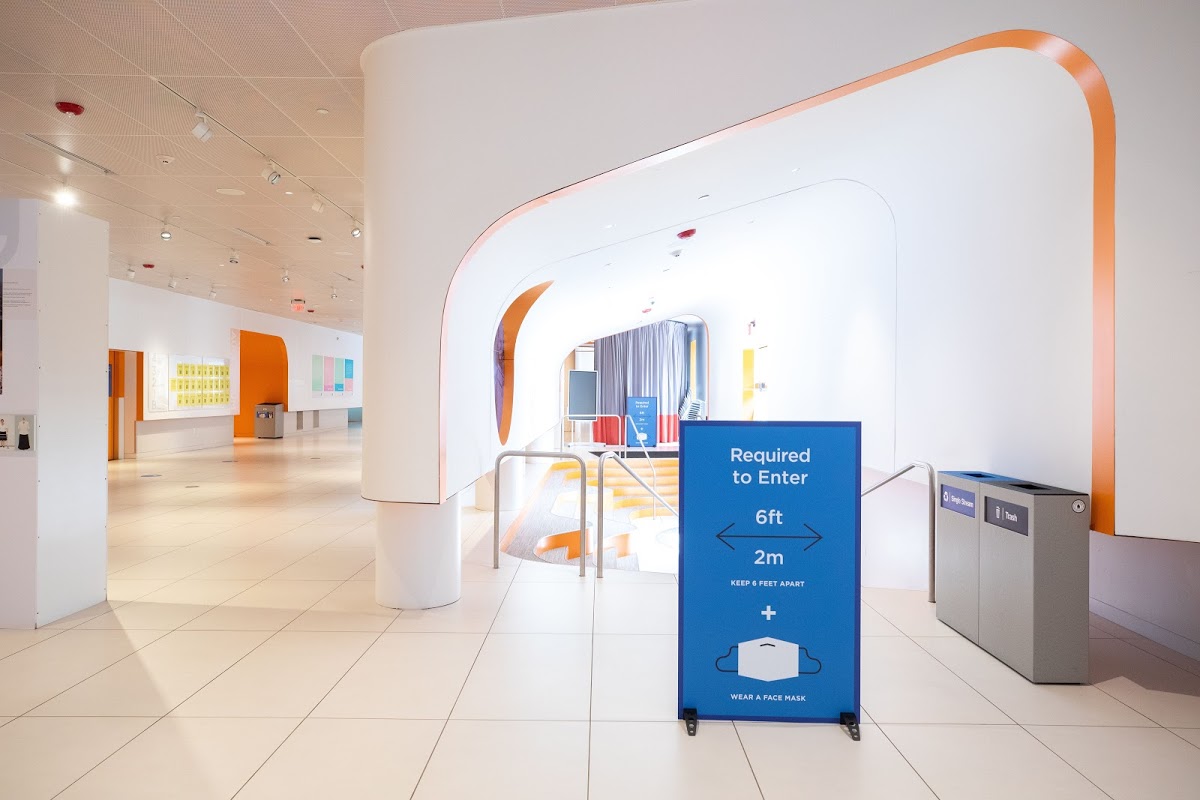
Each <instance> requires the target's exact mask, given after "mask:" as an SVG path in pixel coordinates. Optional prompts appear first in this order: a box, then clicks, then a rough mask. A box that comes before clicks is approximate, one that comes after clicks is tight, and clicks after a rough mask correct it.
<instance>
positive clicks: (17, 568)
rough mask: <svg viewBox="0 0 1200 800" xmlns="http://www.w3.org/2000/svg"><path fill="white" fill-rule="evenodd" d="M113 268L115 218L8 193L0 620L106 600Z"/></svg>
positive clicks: (16, 624)
mask: <svg viewBox="0 0 1200 800" xmlns="http://www.w3.org/2000/svg"><path fill="white" fill-rule="evenodd" d="M107 266H108V223H106V222H101V221H100V220H96V219H93V218H91V217H87V216H84V215H83V214H79V213H76V212H72V211H67V210H64V209H61V208H58V207H57V206H52V205H48V204H46V203H42V202H40V201H35V200H0V270H3V281H4V298H3V312H4V313H3V317H2V318H0V319H2V322H0V324H2V325H3V334H2V341H3V372H2V380H3V383H2V385H0V419H3V420H5V425H4V427H5V428H6V429H7V437H6V438H7V440H8V441H7V443H6V444H7V445H9V446H8V447H6V448H5V449H3V450H0V628H35V627H39V626H42V625H46V624H49V623H51V622H54V621H55V620H57V619H60V618H62V617H64V616H67V615H69V614H72V613H74V612H76V611H79V610H80V609H83V608H87V607H88V606H91V605H95V604H96V603H98V602H100V601H102V600H103V599H104V597H105V591H106V583H105V571H106V570H105V568H106V564H107V542H106V518H107V514H108V495H107V431H108V421H107V416H108V401H107V386H106V368H107V363H108V360H107V345H106V342H107V339H108V336H107V326H108V277H107ZM25 445H28V448H27V449H20V448H24V447H25Z"/></svg>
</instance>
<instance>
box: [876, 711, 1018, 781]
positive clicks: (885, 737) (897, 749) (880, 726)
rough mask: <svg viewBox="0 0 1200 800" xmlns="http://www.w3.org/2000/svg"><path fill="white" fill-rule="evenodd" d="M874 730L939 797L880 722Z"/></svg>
mask: <svg viewBox="0 0 1200 800" xmlns="http://www.w3.org/2000/svg"><path fill="white" fill-rule="evenodd" d="M872 719H874V717H872ZM1006 727H1007V726H1006ZM875 730H877V731H879V734H880V735H881V736H882V737H883V738H884V739H887V742H888V744H890V745H891V746H892V749H893V750H895V751H896V753H897V754H898V755H899V756H900V757H901V758H902V759H904V763H905V764H907V765H908V768H909V769H911V770H912V771H913V774H914V775H916V776H917V778H919V779H920V781H921V783H923V784H925V788H927V789H929V793H930V794H931V795H933V796H934V797H937V798H940V797H941V795H939V794H938V793H937V792H936V791H934V788H933V787H932V786H930V785H929V781H927V780H926V779H925V776H924V775H922V774H921V771H920V770H919V769H917V768H916V766H915V765H914V764H913V763H912V762H911V761H909V760H908V756H907V755H905V754H904V751H903V750H901V749H900V746H899V745H897V744H896V743H895V742H894V741H893V740H892V737H890V736H888V734H887V731H885V730H884V729H883V725H881V724H875Z"/></svg>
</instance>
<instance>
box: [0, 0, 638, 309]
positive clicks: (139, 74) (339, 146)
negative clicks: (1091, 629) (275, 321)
mask: <svg viewBox="0 0 1200 800" xmlns="http://www.w3.org/2000/svg"><path fill="white" fill-rule="evenodd" d="M630 1H631V0H441V2H436V1H434V0H424V1H423V0H339V1H338V2H330V0H0V195H3V196H21V197H42V198H47V199H49V198H50V197H52V196H53V195H54V193H55V192H56V191H58V190H59V189H61V188H62V186H63V183H64V181H65V182H66V183H67V184H68V185H69V186H70V188H71V189H72V190H74V191H75V193H76V194H77V195H78V196H79V203H80V208H81V209H82V210H83V211H84V212H86V213H88V214H91V215H93V216H96V217H100V218H101V219H105V220H108V221H109V223H110V224H111V226H112V228H111V254H110V265H109V269H110V274H111V275H112V276H113V277H115V278H120V279H122V280H127V279H128V278H127V269H130V268H132V269H133V270H134V274H135V277H134V278H133V280H135V281H137V282H139V283H146V284H149V285H153V286H157V287H161V288H166V287H167V283H168V281H169V280H170V279H171V278H172V277H174V278H177V279H178V289H177V290H176V291H181V292H186V293H189V294H193V295H196V296H199V297H207V296H208V295H209V293H210V291H213V290H215V291H216V292H217V300H218V301H220V302H225V303H230V304H233V305H237V306H242V307H244V308H251V309H255V310H258V311H266V312H268V313H276V314H279V315H281V316H288V315H290V314H292V313H293V312H291V311H289V310H288V300H290V299H291V298H293V297H302V298H305V299H306V300H307V302H308V307H309V308H315V309H316V311H315V313H313V314H305V318H307V319H310V320H312V321H313V322H316V323H319V324H322V325H328V326H330V327H335V328H340V329H342V330H351V331H359V330H361V327H362V326H361V319H362V317H361V311H360V306H361V298H362V293H361V286H362V280H361V277H362V272H361V265H362V246H361V243H362V240H361V239H355V238H353V237H351V235H350V230H351V227H352V222H353V220H355V219H361V218H362V215H363V208H362V206H363V184H362V172H363V157H362V75H361V72H360V70H359V66H358V58H359V54H360V53H361V52H362V49H363V48H364V47H365V46H366V45H367V44H369V43H370V42H372V41H374V40H375V39H378V38H380V37H382V36H386V35H388V34H390V33H395V32H397V31H401V30H405V29H408V28H415V27H421V26H426V25H448V24H455V23H460V22H471V21H476V20H482V19H496V18H500V17H514V16H525V15H531V14H545V13H553V12H559V11H573V10H579V9H586V8H596V7H600V6H611V5H623V4H625V3H626V2H630ZM653 1H654V0H632V2H653ZM61 100H66V101H71V102H75V103H79V104H81V105H83V106H85V107H86V109H87V111H86V112H85V113H84V114H83V116H80V117H75V118H71V117H67V116H64V115H63V114H60V113H58V112H57V111H56V110H55V107H54V104H55V102H57V101H61ZM197 109H199V110H202V111H203V112H204V113H205V114H207V115H208V117H207V119H208V124H209V125H210V127H211V129H212V131H213V137H212V138H211V139H210V140H209V141H207V142H201V141H199V140H198V139H196V138H195V137H193V136H192V135H191V133H190V132H191V130H192V128H193V126H194V125H195V124H196V122H197V119H196V117H195V113H196V111H197ZM318 109H321V111H319V110H318ZM32 137H37V139H40V140H42V141H43V142H45V143H49V144H50V145H53V146H56V147H59V148H62V149H64V150H67V151H69V152H71V153H73V154H76V155H78V156H81V157H83V158H85V159H87V160H89V161H92V162H94V163H95V164H98V165H100V166H101V167H103V168H105V169H107V170H111V172H112V174H105V173H103V172H101V171H99V170H97V169H94V168H92V167H89V166H86V165H84V164H81V163H79V162H77V161H75V160H72V159H70V158H66V157H64V156H62V155H60V154H58V153H56V152H54V151H53V150H52V149H50V148H49V147H47V146H46V145H45V144H42V143H39V142H38V141H36V140H35V139H34V138H32ZM160 156H169V157H170V161H169V163H163V161H162V160H160V159H159V157H160ZM268 159H270V160H273V161H274V162H275V163H276V164H277V165H278V166H279V168H280V169H279V171H280V173H282V176H283V177H282V179H281V180H280V181H279V183H278V184H277V185H274V186H272V185H270V184H268V183H267V182H266V181H265V180H264V179H263V178H262V176H261V174H260V173H261V172H262V170H263V167H264V166H265V162H266V161H267V160H268ZM220 190H235V191H234V192H233V193H230V192H229V191H220ZM237 192H240V194H239V193H237ZM314 192H316V193H318V194H319V195H320V197H321V198H322V200H323V202H324V205H325V209H324V211H323V212H317V211H314V210H313V208H312V207H313V193H314ZM164 225H165V226H167V227H168V228H169V230H170V231H171V233H172V238H171V240H170V241H164V240H163V239H162V238H161V237H160V233H161V231H162V230H163V227H164ZM240 231H244V232H246V233H248V234H250V236H251V237H254V238H257V239H259V240H263V241H266V242H269V244H266V245H263V244H259V243H258V242H256V241H254V238H250V237H247V236H245V235H243V234H242V233H241V232H240ZM368 235H369V234H368ZM310 236H319V237H321V239H322V242H321V243H320V244H312V243H310V242H309V241H308V237H310ZM234 252H236V253H237V254H238V263H237V264H236V265H234V264H231V263H230V256H231V254H232V253H234ZM144 263H153V264H154V265H155V269H154V270H153V271H151V270H147V269H143V267H142V264H144ZM284 270H287V271H288V274H289V277H290V281H289V282H288V283H287V284H284V283H283V281H282V276H283V274H284ZM334 295H336V298H335V297H334Z"/></svg>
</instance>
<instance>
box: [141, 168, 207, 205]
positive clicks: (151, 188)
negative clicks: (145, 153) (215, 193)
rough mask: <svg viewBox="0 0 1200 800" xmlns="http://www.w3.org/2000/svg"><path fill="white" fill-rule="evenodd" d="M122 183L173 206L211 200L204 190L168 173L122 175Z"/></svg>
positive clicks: (199, 203)
mask: <svg viewBox="0 0 1200 800" xmlns="http://www.w3.org/2000/svg"><path fill="white" fill-rule="evenodd" d="M121 183H124V184H125V185H127V186H132V187H133V188H135V189H137V190H138V191H140V192H143V193H145V194H147V195H149V196H151V197H153V198H154V199H156V200H159V201H161V202H164V203H169V204H171V205H173V206H198V205H204V204H205V203H209V202H211V198H210V197H209V196H208V195H206V194H205V193H204V192H202V191H200V190H199V189H195V188H193V187H191V186H188V185H187V184H186V183H184V182H183V181H180V180H177V179H176V178H172V177H169V176H167V175H149V176H141V175H137V176H132V175H131V176H125V175H122V176H121Z"/></svg>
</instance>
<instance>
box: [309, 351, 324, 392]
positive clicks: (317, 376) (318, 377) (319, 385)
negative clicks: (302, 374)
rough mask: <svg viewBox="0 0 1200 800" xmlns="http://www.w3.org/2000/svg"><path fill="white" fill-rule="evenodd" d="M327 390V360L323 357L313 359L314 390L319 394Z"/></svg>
mask: <svg viewBox="0 0 1200 800" xmlns="http://www.w3.org/2000/svg"><path fill="white" fill-rule="evenodd" d="M324 388H325V359H324V358H322V357H321V356H313V357H312V390H313V391H314V392H319V391H321V390H322V389H324Z"/></svg>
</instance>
